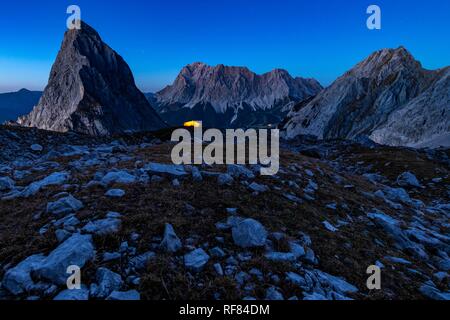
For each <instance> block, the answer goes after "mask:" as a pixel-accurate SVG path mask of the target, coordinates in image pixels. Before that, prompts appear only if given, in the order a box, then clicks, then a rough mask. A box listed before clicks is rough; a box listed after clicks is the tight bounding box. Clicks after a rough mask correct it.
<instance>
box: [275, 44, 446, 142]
mask: <svg viewBox="0 0 450 320" xmlns="http://www.w3.org/2000/svg"><path fill="white" fill-rule="evenodd" d="M449 86H450V68H444V69H441V70H436V71H429V70H425V69H423V68H422V66H421V64H420V62H418V61H416V60H415V59H414V57H412V55H411V54H410V53H409V52H408V51H407V50H406V49H405V48H403V47H400V48H397V49H383V50H380V51H377V52H375V53H373V54H372V55H370V56H369V57H368V58H367V59H365V60H364V61H362V62H360V63H359V64H358V65H356V66H355V67H354V68H352V69H351V70H350V71H348V72H346V73H345V74H344V75H343V76H342V77H340V78H338V79H337V80H336V81H335V82H334V83H333V84H332V85H330V86H329V87H327V88H326V89H324V90H323V91H321V92H320V93H319V94H318V95H317V96H316V97H315V98H313V99H312V100H311V101H309V102H307V103H305V104H301V105H299V106H297V107H294V108H293V110H292V111H291V113H290V114H289V116H288V120H287V121H286V124H285V125H284V127H283V129H285V130H286V134H285V137H286V138H288V139H292V138H295V137H297V136H299V135H313V136H316V137H318V138H319V139H335V138H340V139H356V138H358V137H360V136H361V135H369V137H370V139H371V140H373V141H375V142H377V143H379V144H388V145H395V146H399V145H403V146H414V147H419V146H432V147H436V146H439V145H443V146H448V145H449V144H450V142H449V141H450V140H449V139H448V137H449V131H450V128H449V126H448V123H450V112H449V111H450V109H449V108H450V105H449V104H448V101H449V99H450V93H449V92H450V90H449ZM424 110H426V111H424ZM418 128H420V130H419V129H418Z"/></svg>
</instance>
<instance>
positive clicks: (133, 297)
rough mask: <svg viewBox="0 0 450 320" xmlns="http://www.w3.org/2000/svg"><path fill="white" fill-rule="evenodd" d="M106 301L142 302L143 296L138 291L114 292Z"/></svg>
mask: <svg viewBox="0 0 450 320" xmlns="http://www.w3.org/2000/svg"><path fill="white" fill-rule="evenodd" d="M106 300H117V301H120V300H122V301H138V300H141V295H140V294H139V292H137V291H136V290H130V291H126V292H123V291H113V292H112V293H111V294H110V295H109V297H108V298H106Z"/></svg>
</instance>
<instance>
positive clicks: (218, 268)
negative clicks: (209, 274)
mask: <svg viewBox="0 0 450 320" xmlns="http://www.w3.org/2000/svg"><path fill="white" fill-rule="evenodd" d="M214 270H215V271H216V273H217V275H218V276H220V277H223V275H224V273H223V269H222V265H221V264H220V263H215V264H214Z"/></svg>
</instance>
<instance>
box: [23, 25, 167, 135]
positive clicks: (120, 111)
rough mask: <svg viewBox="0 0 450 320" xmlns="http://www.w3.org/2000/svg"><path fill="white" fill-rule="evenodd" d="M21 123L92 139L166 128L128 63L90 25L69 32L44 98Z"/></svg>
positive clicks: (52, 71)
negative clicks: (78, 134) (141, 89)
mask: <svg viewBox="0 0 450 320" xmlns="http://www.w3.org/2000/svg"><path fill="white" fill-rule="evenodd" d="M18 123H19V124H21V125H23V126H28V127H37V128H40V129H46V130H52V131H60V132H65V131H75V132H79V133H84V134H89V135H110V134H115V133H123V132H129V131H151V130H157V129H161V128H163V127H165V123H164V122H163V121H162V120H161V118H160V117H159V116H158V115H157V113H156V112H155V111H154V110H153V108H152V107H151V106H150V104H149V103H148V101H147V100H146V98H145V96H144V95H143V93H142V92H140V91H139V90H138V88H137V87H136V84H135V81H134V77H133V74H132V72H131V70H130V68H129V67H128V65H127V63H126V62H125V61H124V60H123V58H122V57H121V56H120V55H119V54H117V53H116V52H115V51H114V50H113V49H111V48H110V47H109V46H108V45H107V44H105V43H104V42H103V41H102V39H101V37H100V35H99V34H98V33H97V32H96V31H95V30H94V29H93V28H92V27H90V26H89V25H88V24H87V23H85V22H82V25H81V29H80V30H76V29H74V30H68V31H66V33H65V35H64V40H63V43H62V45H61V49H60V51H59V53H58V56H57V58H56V61H55V63H54V65H53V67H52V70H51V73H50V78H49V83H48V85H47V87H46V88H45V91H44V93H43V95H42V98H41V99H40V101H39V103H38V105H37V106H36V107H35V108H34V109H33V111H32V112H31V113H30V114H29V115H27V116H24V117H21V118H19V119H18Z"/></svg>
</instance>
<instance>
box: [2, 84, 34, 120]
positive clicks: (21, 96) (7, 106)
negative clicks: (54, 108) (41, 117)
mask: <svg viewBox="0 0 450 320" xmlns="http://www.w3.org/2000/svg"><path fill="white" fill-rule="evenodd" d="M41 95H42V92H40V91H29V90H27V89H21V90H19V91H17V92H9V93H0V124H1V123H3V122H5V121H10V120H13V121H14V120H16V119H17V118H18V117H20V116H22V115H24V114H27V113H29V112H30V111H31V110H32V109H33V107H34V106H35V105H37V103H38V102H39V98H40V97H41Z"/></svg>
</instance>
